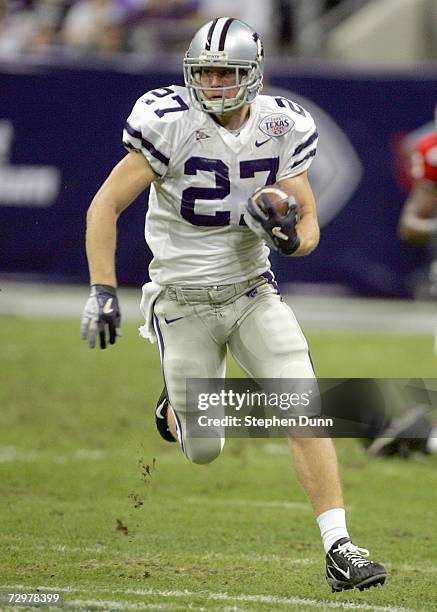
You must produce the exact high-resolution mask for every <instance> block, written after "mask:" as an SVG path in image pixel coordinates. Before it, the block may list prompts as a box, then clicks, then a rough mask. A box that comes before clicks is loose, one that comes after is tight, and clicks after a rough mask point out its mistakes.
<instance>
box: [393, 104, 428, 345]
mask: <svg viewBox="0 0 437 612" xmlns="http://www.w3.org/2000/svg"><path fill="white" fill-rule="evenodd" d="M436 109H437V107H436ZM411 176H412V179H413V181H414V182H413V187H412V190H411V193H410V195H409V196H408V198H407V201H406V202H405V205H404V207H403V209H402V212H401V216H400V219H399V227H398V233H399V236H400V238H402V239H403V240H407V241H409V242H412V243H414V244H417V245H419V246H429V247H431V251H432V253H431V256H432V258H433V261H432V262H431V269H430V283H431V292H432V293H433V295H434V297H436V296H437V131H434V132H430V133H428V134H425V135H424V136H422V137H421V138H420V139H419V140H418V141H417V142H416V144H415V147H414V151H413V153H412V155H411ZM434 338H435V341H434V350H435V352H436V353H437V327H436V328H435V335H434Z"/></svg>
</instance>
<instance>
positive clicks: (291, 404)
mask: <svg viewBox="0 0 437 612" xmlns="http://www.w3.org/2000/svg"><path fill="white" fill-rule="evenodd" d="M312 395H313V389H309V390H308V391H306V392H305V391H304V392H302V393H297V392H282V393H277V392H273V391H271V392H265V391H250V390H246V391H242V392H238V391H235V390H234V389H221V390H220V392H218V393H199V395H198V398H197V408H198V410H199V411H200V412H204V411H205V414H199V415H198V416H197V423H198V425H199V426H200V427H220V426H222V427H260V428H264V429H270V428H272V427H308V426H310V427H332V426H333V425H334V421H333V419H331V418H325V417H321V416H309V415H307V414H296V415H295V416H291V415H290V411H293V410H294V409H296V408H299V409H306V408H308V407H310V406H311V399H312ZM211 408H212V409H213V411H212V412H213V413H214V412H216V409H217V408H219V409H220V408H221V409H223V410H224V411H225V414H224V415H223V416H221V417H220V416H217V415H215V416H214V415H212V416H211V415H210V414H207V413H206V411H209V412H211ZM248 408H250V410H251V414H244V412H246V411H247V409H248ZM265 408H269V409H273V411H275V410H276V411H278V414H275V413H273V414H272V415H271V416H265V414H264V416H260V415H259V414H256V413H255V414H253V411H254V409H256V410H260V409H265ZM230 411H235V413H236V414H230ZM285 413H287V416H285ZM237 415H238V416H237Z"/></svg>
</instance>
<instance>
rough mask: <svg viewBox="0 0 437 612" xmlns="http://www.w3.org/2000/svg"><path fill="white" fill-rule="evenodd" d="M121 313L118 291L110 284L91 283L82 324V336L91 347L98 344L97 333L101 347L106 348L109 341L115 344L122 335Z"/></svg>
mask: <svg viewBox="0 0 437 612" xmlns="http://www.w3.org/2000/svg"><path fill="white" fill-rule="evenodd" d="M120 324H121V314H120V307H119V305H118V299H117V291H116V289H115V287H111V286H110V285H91V293H90V297H89V298H88V301H87V303H86V304H85V309H84V311H83V315H82V323H81V326H80V337H81V338H82V340H88V344H89V347H90V348H94V347H95V346H96V339H97V333H98V334H99V338H100V348H102V349H104V348H106V344H107V341H108V339H109V344H114V343H115V339H116V337H117V336H121V330H120Z"/></svg>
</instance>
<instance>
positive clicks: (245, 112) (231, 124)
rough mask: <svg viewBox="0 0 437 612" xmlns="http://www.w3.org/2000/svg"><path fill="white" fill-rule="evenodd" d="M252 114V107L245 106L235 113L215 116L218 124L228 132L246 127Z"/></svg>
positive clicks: (230, 112)
mask: <svg viewBox="0 0 437 612" xmlns="http://www.w3.org/2000/svg"><path fill="white" fill-rule="evenodd" d="M249 114H250V105H249V104H245V105H244V106H242V107H241V108H237V109H236V110H234V111H229V112H227V113H223V115H213V116H212V117H213V119H214V121H215V122H216V123H218V124H219V125H221V126H222V127H224V128H226V129H227V130H238V129H239V128H241V127H242V125H244V123H245V122H246V120H247V118H248V117H249Z"/></svg>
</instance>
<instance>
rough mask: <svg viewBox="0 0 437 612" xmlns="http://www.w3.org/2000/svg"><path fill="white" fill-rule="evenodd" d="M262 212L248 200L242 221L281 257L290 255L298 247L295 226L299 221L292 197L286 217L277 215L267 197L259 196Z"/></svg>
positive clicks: (295, 204) (265, 195)
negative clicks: (262, 207) (281, 255)
mask: <svg viewBox="0 0 437 612" xmlns="http://www.w3.org/2000/svg"><path fill="white" fill-rule="evenodd" d="M261 198H262V203H263V206H264V210H265V212H264V210H262V209H261V208H260V207H259V206H258V205H257V204H256V203H255V202H254V201H253V198H249V200H248V202H247V204H246V213H248V214H245V215H244V220H245V221H246V224H247V225H248V226H249V227H250V229H251V230H253V231H254V232H255V233H256V234H257V235H258V236H261V237H262V238H264V240H266V242H268V243H269V244H271V245H272V246H273V248H274V249H275V250H277V251H279V252H280V253H282V254H283V255H292V254H293V253H294V252H295V251H297V249H298V248H299V246H300V240H299V236H298V235H297V230H296V225H297V222H298V221H299V210H298V206H297V203H296V200H295V199H294V198H293V196H290V199H289V208H288V212H287V214H286V215H279V214H278V213H277V212H276V211H275V209H274V207H273V204H272V202H271V201H270V198H269V196H268V195H267V194H266V193H264V194H262V195H261Z"/></svg>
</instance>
